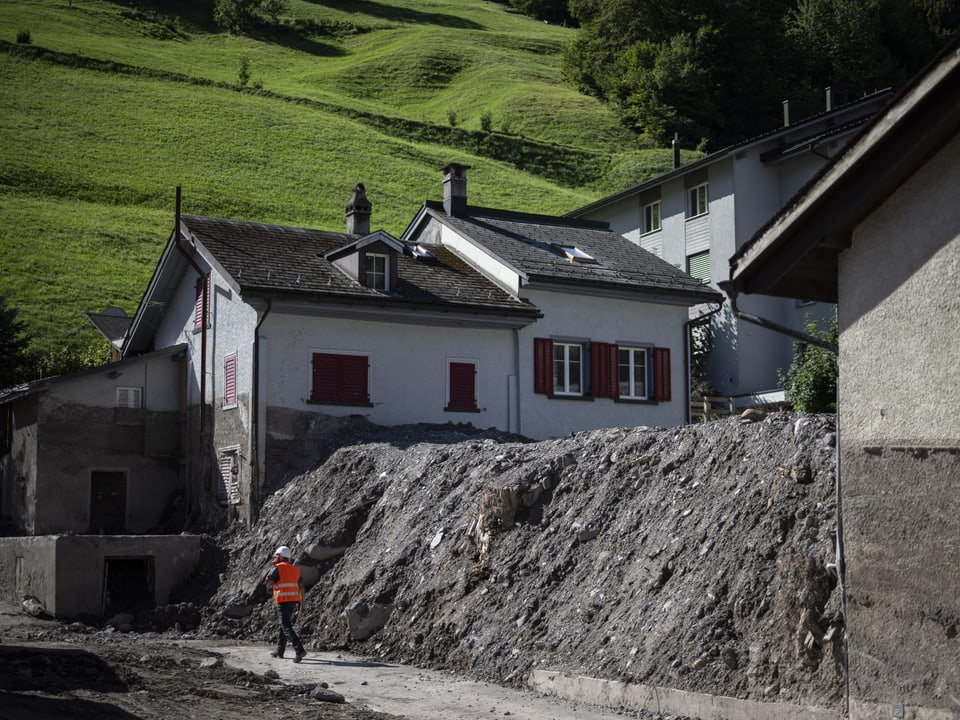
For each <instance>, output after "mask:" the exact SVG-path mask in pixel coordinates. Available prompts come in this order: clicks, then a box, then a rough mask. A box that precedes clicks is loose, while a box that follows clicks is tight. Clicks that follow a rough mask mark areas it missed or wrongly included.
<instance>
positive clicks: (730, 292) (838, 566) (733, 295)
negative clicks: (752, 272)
mask: <svg viewBox="0 0 960 720" xmlns="http://www.w3.org/2000/svg"><path fill="white" fill-rule="evenodd" d="M720 289H721V290H723V291H724V292H725V293H726V294H727V297H729V298H730V306H731V307H732V309H733V314H734V315H735V316H736V317H738V318H740V319H741V320H746V321H747V322H751V323H754V324H756V325H759V326H760V327H765V328H767V329H769V330H773V331H774V332H779V333H782V334H784V335H788V336H790V337H792V338H795V339H797V340H800V341H801V342H806V343H810V344H811V345H816V346H817V347H821V348H824V349H825V350H829V351H830V352H832V353H834V354H835V355H838V356H839V354H840V348H839V347H838V346H837V345H836V344H835V343H831V342H828V341H826V340H822V339H820V338H817V337H814V336H812V335H808V334H806V333H802V332H800V331H798V330H793V329H792V328H788V327H784V326H783V325H779V324H777V323H775V322H772V321H770V320H766V319H765V318H761V317H758V316H756V315H751V314H749V313H745V312H743V311H741V310H738V309H737V292H736V291H735V290H734V289H733V285H732V283H730V282H722V283H720ZM836 403H837V412H836V419H835V420H834V429H835V431H836V445H835V447H834V452H833V464H834V471H833V474H834V477H835V483H834V484H835V492H836V501H837V540H836V549H835V553H836V561H835V562H833V563H828V564H827V567H828V568H831V567H832V568H833V569H834V570H835V571H836V573H837V586H838V587H839V588H840V616H841V617H842V618H843V677H844V697H843V714H844V716H845V717H849V715H850V654H849V645H848V641H847V589H846V577H845V572H846V565H845V563H844V559H843V558H844V549H843V505H842V503H841V500H842V497H843V493H842V488H843V485H842V483H841V477H840V383H837V390H836Z"/></svg>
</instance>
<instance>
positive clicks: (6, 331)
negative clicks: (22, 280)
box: [0, 295, 27, 388]
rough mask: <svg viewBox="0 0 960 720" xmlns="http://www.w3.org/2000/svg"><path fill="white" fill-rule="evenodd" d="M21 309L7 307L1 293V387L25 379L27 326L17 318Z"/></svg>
mask: <svg viewBox="0 0 960 720" xmlns="http://www.w3.org/2000/svg"><path fill="white" fill-rule="evenodd" d="M18 312H19V310H18V309H17V308H15V307H13V308H8V307H7V299H6V298H5V297H4V296H3V295H0V388H6V387H10V386H11V385H15V384H16V383H18V382H20V381H21V380H23V377H24V373H25V368H24V365H25V364H26V362H27V337H26V335H25V330H26V326H25V325H24V323H23V322H22V321H21V320H19V319H18V318H17V314H18Z"/></svg>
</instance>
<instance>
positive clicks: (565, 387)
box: [553, 342, 583, 395]
mask: <svg viewBox="0 0 960 720" xmlns="http://www.w3.org/2000/svg"><path fill="white" fill-rule="evenodd" d="M582 353H583V346H582V345H580V344H578V343H568V342H555V343H553V394H554V395H582V394H583V361H582V358H581V355H582Z"/></svg>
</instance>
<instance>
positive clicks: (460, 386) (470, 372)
mask: <svg viewBox="0 0 960 720" xmlns="http://www.w3.org/2000/svg"><path fill="white" fill-rule="evenodd" d="M447 378H448V381H447V406H446V408H444V409H445V410H453V411H457V410H459V411H462V412H478V410H477V364H476V363H475V362H473V361H465V360H451V361H450V362H449V364H448V367H447Z"/></svg>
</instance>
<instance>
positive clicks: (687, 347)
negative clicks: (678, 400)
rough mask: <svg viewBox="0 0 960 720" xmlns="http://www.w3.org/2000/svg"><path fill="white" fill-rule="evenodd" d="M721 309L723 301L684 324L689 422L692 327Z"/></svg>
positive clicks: (684, 357)
mask: <svg viewBox="0 0 960 720" xmlns="http://www.w3.org/2000/svg"><path fill="white" fill-rule="evenodd" d="M721 310H723V303H720V304H719V305H717V307H716V309H714V310H711V311H710V312H706V313H704V314H703V315H698V316H697V317H695V318H690V319H689V320H687V321H686V322H685V323H684V324H683V344H684V353H683V371H684V372H683V374H684V376H685V377H686V379H687V389H686V392H685V395H686V400H687V406H686V407H687V409H686V411H685V412H684V417H685V418H686V421H687V423H689V422H690V420H691V418H690V398H691V395H690V381H691V379H692V378H691V377H690V373H691V372H692V371H693V362H692V361H691V359H690V357H691V355H692V353H693V343H692V342H690V329H691V328H692V327H693V325H694V324H695V323H699V322H701V321H703V320H707V319H708V318H712V317H713V316H714V315H716V314H717V313H718V312H720V311H721Z"/></svg>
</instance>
